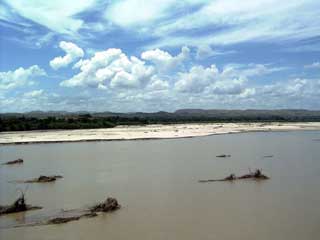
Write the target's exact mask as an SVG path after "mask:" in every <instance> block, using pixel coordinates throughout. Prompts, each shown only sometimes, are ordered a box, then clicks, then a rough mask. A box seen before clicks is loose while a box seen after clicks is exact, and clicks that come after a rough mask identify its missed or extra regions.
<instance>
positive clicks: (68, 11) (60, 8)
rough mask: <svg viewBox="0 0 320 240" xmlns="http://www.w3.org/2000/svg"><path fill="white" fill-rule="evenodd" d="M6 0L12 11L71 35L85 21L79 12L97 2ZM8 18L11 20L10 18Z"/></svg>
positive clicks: (86, 0)
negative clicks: (26, 0) (26, 1)
mask: <svg viewBox="0 0 320 240" xmlns="http://www.w3.org/2000/svg"><path fill="white" fill-rule="evenodd" d="M4 1H5V3H6V4H7V6H8V7H10V8H11V9H10V10H11V12H14V13H16V14H18V15H19V16H21V17H23V18H25V19H28V20H31V21H32V22H35V23H38V24H40V25H42V26H45V27H47V28H48V29H50V30H52V31H54V32H58V33H61V34H70V35H73V34H74V33H76V32H77V31H78V30H79V29H80V28H81V27H82V25H83V23H84V21H83V20H82V19H80V17H79V16H78V14H79V13H81V12H83V11H85V10H88V9H89V8H90V7H93V6H94V5H95V4H96V1H95V0H77V1H74V2H72V1H71V2H70V1H68V2H66V1H64V0H55V1H38V0H31V1H28V3H27V4H26V3H25V1H24V0H4ZM7 12H8V10H7ZM77 16H78V17H77ZM4 17H5V15H4ZM6 20H9V21H10V19H8V18H6Z"/></svg>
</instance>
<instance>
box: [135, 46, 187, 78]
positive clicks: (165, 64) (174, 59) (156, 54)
mask: <svg viewBox="0 0 320 240" xmlns="http://www.w3.org/2000/svg"><path fill="white" fill-rule="evenodd" d="M189 56H190V49H189V48H188V47H186V46H184V47H182V48H181V52H180V53H179V54H178V55H177V56H172V55H171V54H170V53H168V52H166V51H163V50H160V49H154V50H149V51H145V52H143V53H142V54H141V58H142V59H143V60H146V61H149V62H151V63H153V64H155V65H156V66H157V69H158V70H159V71H160V72H167V71H170V70H173V69H175V68H176V67H178V66H179V65H181V64H182V63H183V62H184V61H186V60H187V59H188V58H189Z"/></svg>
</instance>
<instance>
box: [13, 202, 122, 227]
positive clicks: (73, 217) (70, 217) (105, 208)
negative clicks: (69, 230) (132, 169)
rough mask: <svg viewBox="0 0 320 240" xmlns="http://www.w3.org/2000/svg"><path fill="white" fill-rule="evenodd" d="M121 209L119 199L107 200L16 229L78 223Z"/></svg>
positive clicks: (53, 215) (22, 225)
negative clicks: (99, 214) (78, 221)
mask: <svg viewBox="0 0 320 240" xmlns="http://www.w3.org/2000/svg"><path fill="white" fill-rule="evenodd" d="M120 207H121V206H120V205H119V203H118V201H117V199H115V198H107V199H106V200H105V201H104V202H102V203H98V204H96V205H94V206H92V207H89V208H83V209H72V210H63V211H61V212H59V213H55V214H52V215H51V216H49V217H48V216H47V217H44V218H43V219H42V220H39V219H38V220H37V221H34V222H32V221H31V222H29V223H24V224H19V225H15V226H14V227H31V226H41V225H51V224H63V223H68V222H72V221H77V220H80V219H82V218H92V217H96V216H98V213H101V212H111V211H115V210H118V209H119V208H120Z"/></svg>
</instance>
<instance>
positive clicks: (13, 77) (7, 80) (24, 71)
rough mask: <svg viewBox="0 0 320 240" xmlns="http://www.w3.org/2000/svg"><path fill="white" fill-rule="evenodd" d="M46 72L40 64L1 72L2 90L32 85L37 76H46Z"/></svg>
mask: <svg viewBox="0 0 320 240" xmlns="http://www.w3.org/2000/svg"><path fill="white" fill-rule="evenodd" d="M45 75H46V72H45V71H44V70H43V69H41V68H40V67H39V66H38V65H33V66H31V67H29V68H23V67H20V68H18V69H16V70H14V71H8V72H0V90H10V89H14V88H17V87H22V86H26V85H32V84H33V83H34V80H35V79H36V78H37V77H40V76H45Z"/></svg>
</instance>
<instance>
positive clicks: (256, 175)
mask: <svg viewBox="0 0 320 240" xmlns="http://www.w3.org/2000/svg"><path fill="white" fill-rule="evenodd" d="M238 179H255V180H265V179H269V177H267V176H266V175H264V174H262V172H261V170H260V169H257V170H256V171H255V172H254V173H251V172H250V173H249V174H245V175H242V176H241V177H238Z"/></svg>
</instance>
